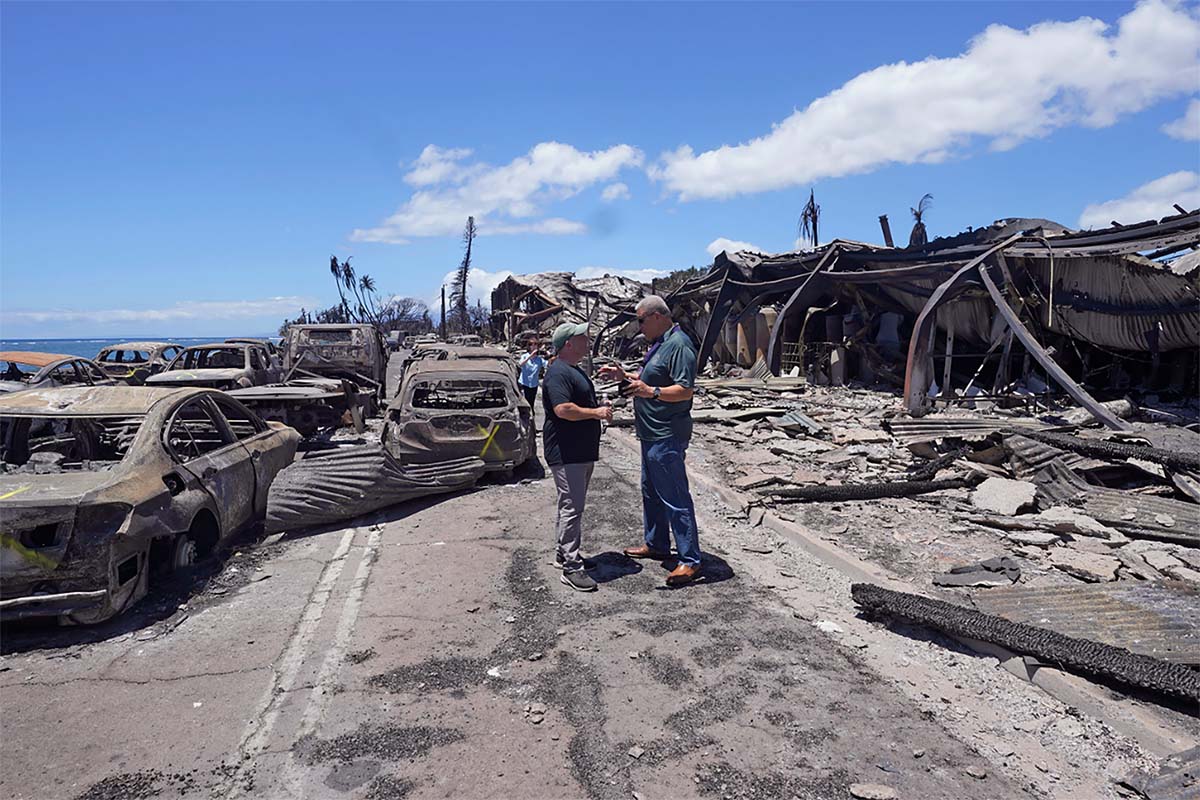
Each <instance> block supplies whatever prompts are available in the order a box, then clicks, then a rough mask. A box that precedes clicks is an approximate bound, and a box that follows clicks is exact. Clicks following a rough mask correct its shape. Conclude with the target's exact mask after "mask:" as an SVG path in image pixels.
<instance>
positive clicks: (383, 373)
mask: <svg viewBox="0 0 1200 800" xmlns="http://www.w3.org/2000/svg"><path fill="white" fill-rule="evenodd" d="M284 349H285V360H284V369H285V371H286V373H287V374H288V375H289V376H290V375H292V374H293V373H295V372H296V371H302V372H305V373H308V374H309V375H311V376H315V377H323V378H338V379H347V380H351V381H354V382H355V383H356V384H358V386H360V387H362V388H364V389H366V388H369V389H370V390H371V391H372V392H374V393H375V394H376V396H378V397H379V398H382V397H383V395H384V393H385V392H386V391H387V388H386V387H387V362H388V352H387V347H386V346H385V345H384V342H383V337H382V336H380V335H379V331H378V330H376V328H375V326H374V325H289V326H288V329H287V333H286V337H285V348H284Z"/></svg>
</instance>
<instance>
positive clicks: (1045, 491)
mask: <svg viewBox="0 0 1200 800" xmlns="http://www.w3.org/2000/svg"><path fill="white" fill-rule="evenodd" d="M1035 482H1036V483H1037V484H1038V494H1039V495H1040V496H1041V497H1042V498H1043V499H1044V500H1046V501H1047V502H1046V505H1072V506H1076V507H1078V508H1079V509H1080V510H1081V511H1082V512H1083V513H1084V514H1087V515H1088V516H1089V517H1091V518H1092V519H1094V520H1096V521H1097V522H1100V523H1103V524H1105V525H1108V526H1109V527H1110V528H1116V529H1117V530H1119V531H1121V532H1122V533H1124V534H1125V535H1126V536H1130V537H1133V538H1135V539H1155V540H1157V541H1162V542H1175V543H1178V544H1182V545H1186V546H1188V547H1200V505H1197V504H1195V503H1184V502H1181V501H1179V500H1170V499H1168V498H1165V497H1155V496H1154V495H1147V494H1135V493H1133V492H1122V491H1117V490H1115V489H1102V488H1099V487H1095V486H1091V485H1089V484H1088V483H1087V482H1086V481H1084V480H1083V479H1082V478H1080V477H1079V476H1078V475H1077V474H1075V473H1074V472H1073V471H1071V470H1070V469H1068V468H1067V467H1066V466H1065V465H1064V464H1063V463H1062V461H1061V460H1060V459H1053V460H1052V461H1051V462H1050V463H1049V464H1048V465H1047V466H1046V468H1045V469H1043V470H1042V471H1041V472H1039V473H1038V474H1037V477H1036V481H1035Z"/></svg>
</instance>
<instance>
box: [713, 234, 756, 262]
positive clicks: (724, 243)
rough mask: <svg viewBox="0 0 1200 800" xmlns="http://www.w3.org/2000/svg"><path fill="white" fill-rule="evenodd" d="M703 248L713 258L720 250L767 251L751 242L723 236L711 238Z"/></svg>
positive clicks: (729, 251) (731, 251) (726, 251)
mask: <svg viewBox="0 0 1200 800" xmlns="http://www.w3.org/2000/svg"><path fill="white" fill-rule="evenodd" d="M704 249H705V251H706V252H707V253H708V254H709V255H710V256H712V257H713V258H716V257H717V255H718V254H720V253H722V252H724V253H737V252H739V251H742V250H749V251H751V252H754V253H765V252H767V251H766V250H763V249H762V248H761V247H759V246H758V245H753V244H750V243H749V242H739V241H737V240H735V239H726V238H725V237H724V236H721V237H719V238H717V239H713V240H712V241H711V242H709V243H708V247H706V248H704Z"/></svg>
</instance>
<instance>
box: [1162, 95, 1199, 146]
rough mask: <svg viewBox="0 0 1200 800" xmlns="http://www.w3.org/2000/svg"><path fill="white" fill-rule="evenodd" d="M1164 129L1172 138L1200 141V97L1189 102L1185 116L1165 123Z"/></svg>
mask: <svg viewBox="0 0 1200 800" xmlns="http://www.w3.org/2000/svg"><path fill="white" fill-rule="evenodd" d="M1162 131H1163V133H1165V134H1166V135H1167V136H1170V137H1171V138H1172V139H1179V140H1180V141H1184V142H1196V141H1200V99H1196V100H1192V102H1190V103H1188V107H1187V111H1185V112H1183V116H1182V117H1180V118H1179V119H1177V120H1174V121H1173V122H1168V123H1167V124H1166V125H1163V128H1162Z"/></svg>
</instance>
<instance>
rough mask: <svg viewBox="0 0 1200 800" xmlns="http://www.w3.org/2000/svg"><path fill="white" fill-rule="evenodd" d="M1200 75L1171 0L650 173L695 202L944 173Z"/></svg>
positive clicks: (1180, 12) (1016, 44) (1193, 42)
mask: <svg viewBox="0 0 1200 800" xmlns="http://www.w3.org/2000/svg"><path fill="white" fill-rule="evenodd" d="M1198 65H1200V19H1198V18H1197V14H1196V11H1195V9H1194V8H1187V7H1184V6H1181V5H1178V4H1175V3H1171V2H1166V1H1165V0H1146V1H1145V2H1142V3H1139V4H1138V5H1137V6H1136V7H1135V8H1134V9H1133V10H1132V11H1130V12H1129V13H1128V14H1126V15H1125V16H1123V17H1121V19H1120V20H1118V22H1117V23H1116V25H1115V27H1114V28H1110V27H1109V26H1107V25H1105V23H1103V22H1101V21H1099V20H1095V19H1091V18H1088V17H1082V18H1080V19H1077V20H1075V21H1072V22H1043V23H1039V24H1037V25H1034V26H1032V27H1030V28H1028V29H1026V30H1015V29H1013V28H1010V27H1007V26H1003V25H991V26H989V27H988V28H987V29H986V30H984V31H983V33H981V34H979V35H978V36H976V37H975V38H974V39H973V40H972V41H971V42H970V44H969V46H968V47H967V49H966V51H965V52H964V53H962V54H961V55H958V56H955V57H953V58H928V59H925V60H924V61H920V62H916V63H908V62H899V63H895V64H888V65H885V66H881V67H878V68H876V69H874V70H871V71H869V72H865V73H862V74H860V75H858V76H857V77H855V78H853V79H851V80H850V81H849V82H847V83H846V84H844V85H843V86H842V87H841V88H839V89H837V90H836V91H834V92H832V93H830V94H828V95H826V96H824V97H821V98H818V99H817V100H815V101H813V102H812V103H810V104H809V105H808V106H807V107H806V108H804V109H803V110H798V111H796V112H794V113H793V114H792V115H791V116H789V117H788V118H787V119H785V120H784V121H783V122H780V123H778V124H777V125H775V126H774V127H773V129H772V130H771V132H770V133H768V134H766V135H764V136H761V137H759V138H757V139H754V140H752V141H749V142H746V143H743V144H739V145H737V146H728V145H726V146H722V147H719V148H717V149H715V150H709V151H706V152H703V153H700V154H698V155H697V154H696V153H695V152H694V151H693V150H692V148H691V147H689V146H687V145H684V146H682V147H680V148H679V149H677V150H675V151H673V152H668V153H665V154H663V156H662V157H661V158H660V160H659V161H658V163H656V164H655V165H654V166H652V167H651V168H650V170H649V172H650V175H651V177H652V178H654V179H656V180H658V181H661V182H662V183H663V185H664V186H665V187H666V189H667V190H668V191H670V192H673V193H675V194H677V195H678V197H679V198H680V199H681V200H685V201H686V200H694V199H699V198H727V197H732V196H734V195H739V194H746V193H754V192H763V191H769V190H773V189H784V188H788V187H794V186H798V185H807V184H809V183H811V182H812V181H816V180H820V179H822V178H831V177H838V176H843V175H852V174H856V173H864V172H870V171H872V170H874V169H877V168H879V167H882V166H884V165H887V164H891V163H901V164H913V163H936V162H941V161H945V160H947V159H949V158H952V157H955V156H957V155H959V154H961V153H963V152H964V151H965V150H966V148H967V147H968V146H969V145H972V144H977V143H980V142H985V143H987V144H988V145H989V146H990V147H991V148H992V149H993V150H1007V149H1011V148H1013V147H1016V146H1017V145H1018V144H1020V143H1021V142H1023V141H1025V140H1027V139H1031V138H1038V137H1044V136H1047V135H1048V134H1050V133H1051V132H1052V131H1054V130H1055V129H1058V128H1061V127H1064V126H1068V125H1084V126H1088V127H1094V128H1100V127H1106V126H1109V125H1112V124H1113V123H1115V122H1116V121H1117V120H1118V119H1120V118H1121V117H1122V116H1124V115H1127V114H1131V113H1135V112H1138V111H1141V110H1143V109H1145V108H1147V107H1148V106H1150V105H1151V104H1153V103H1155V102H1157V101H1159V100H1162V99H1165V98H1168V97H1172V96H1177V95H1180V94H1190V93H1193V92H1195V90H1196V74H1197V68H1198Z"/></svg>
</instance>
